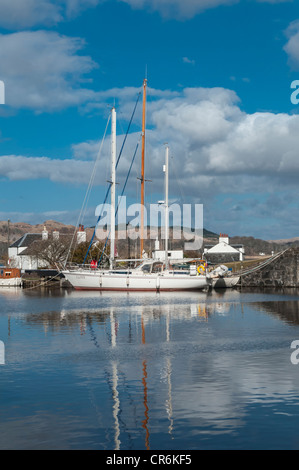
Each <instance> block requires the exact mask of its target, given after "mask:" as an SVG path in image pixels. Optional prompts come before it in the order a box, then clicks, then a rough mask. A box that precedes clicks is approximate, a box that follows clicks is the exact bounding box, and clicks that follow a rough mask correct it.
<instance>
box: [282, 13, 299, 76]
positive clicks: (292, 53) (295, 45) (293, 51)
mask: <svg viewBox="0 0 299 470" xmlns="http://www.w3.org/2000/svg"><path fill="white" fill-rule="evenodd" d="M286 34H287V36H288V38H289V40H288V42H287V44H286V45H285V46H284V50H285V52H286V53H287V54H288V57H289V63H290V65H291V67H292V68H294V69H295V70H299V20H297V21H294V22H293V23H291V25H290V26H289V28H288V29H287V31H286Z"/></svg>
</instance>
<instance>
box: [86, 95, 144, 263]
mask: <svg viewBox="0 0 299 470" xmlns="http://www.w3.org/2000/svg"><path fill="white" fill-rule="evenodd" d="M140 95H141V92H139V94H138V96H137V100H136V103H135V106H134V109H133V113H132V115H131V119H130V122H129V125H128V128H127V132H126V135H125V138H124V140H123V144H122V146H121V149H120V152H119V156H118V159H117V162H116V165H115V169H116V168H117V167H118V163H119V160H120V157H121V154H122V151H123V148H124V145H125V142H126V140H127V137H128V134H129V130H130V127H131V124H132V121H133V118H134V115H135V111H136V108H137V105H138V101H139V98H140ZM111 186H112V183H110V184H109V187H108V189H107V192H106V196H105V200H104V203H103V205H102V210H101V213H100V215H99V217H98V220H97V223H96V225H95V229H94V232H93V235H92V237H91V241H90V244H89V247H88V249H87V253H86V255H85V258H84V261H83V264H85V261H86V258H87V256H88V253H89V251H90V248H91V245H92V243H93V240H94V237H95V233H96V227H97V225H98V223H99V221H100V220H101V217H102V215H103V209H104V206H105V204H106V201H107V199H108V195H109V193H110V190H111Z"/></svg>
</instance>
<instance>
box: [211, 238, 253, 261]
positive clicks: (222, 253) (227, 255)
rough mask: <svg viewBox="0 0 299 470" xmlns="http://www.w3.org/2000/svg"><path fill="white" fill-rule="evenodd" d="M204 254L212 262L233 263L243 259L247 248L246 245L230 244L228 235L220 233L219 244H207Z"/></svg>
mask: <svg viewBox="0 0 299 470" xmlns="http://www.w3.org/2000/svg"><path fill="white" fill-rule="evenodd" d="M203 254H204V257H205V259H206V260H207V261H208V262H210V263H212V264H219V263H231V262H233V261H243V259H244V254H245V250H244V245H230V244H229V237H228V235H227V234H223V233H220V235H219V242H218V243H217V245H214V246H211V245H206V246H205V248H204V253H203Z"/></svg>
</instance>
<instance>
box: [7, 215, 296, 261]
mask: <svg viewBox="0 0 299 470" xmlns="http://www.w3.org/2000/svg"><path fill="white" fill-rule="evenodd" d="M44 227H46V228H47V230H48V232H49V233H51V232H53V231H55V230H56V231H58V232H60V233H62V234H68V235H73V233H74V231H75V227H74V226H73V225H65V224H63V223H61V222H57V221H55V220H46V221H45V222H43V223H42V224H36V225H31V224H28V223H25V222H14V223H12V222H10V223H9V224H8V222H7V221H0V258H3V257H4V256H5V255H6V254H7V247H8V242H9V244H12V243H13V242H14V241H16V240H18V239H19V238H20V237H22V236H23V235H24V234H25V233H41V232H42V231H43V228H44ZM93 230H94V228H93V227H87V228H86V232H87V240H90V239H91V237H92V234H93ZM119 230H120V232H121V231H122V230H121V228H120V229H119ZM179 232H180V229H179V228H176V227H174V228H170V242H169V249H182V248H183V246H184V245H183V244H184V241H185V240H184V239H178V238H179V236H178V233H179ZM148 233H149V227H148ZM156 233H157V235H158V236H160V229H157V230H156ZM218 236H219V235H218V234H216V233H214V232H212V231H209V230H207V229H204V230H203V238H204V244H208V245H211V244H216V243H217V242H218ZM148 238H149V235H148ZM230 243H231V244H232V245H237V244H241V245H244V247H245V256H256V255H259V253H265V255H271V252H272V251H274V252H278V251H280V250H282V249H284V248H286V247H288V246H292V245H297V244H299V238H294V239H289V240H271V241H265V240H262V239H257V238H254V237H241V236H233V237H230ZM160 248H161V249H163V241H162V243H160ZM145 249H146V251H151V250H153V249H154V240H150V239H148V240H146V241H145ZM128 252H130V254H131V255H132V256H133V255H135V254H137V253H138V241H135V240H132V239H131V240H130V241H128V240H126V239H123V240H121V241H119V242H118V253H119V256H121V257H126V256H128ZM193 256H194V255H193Z"/></svg>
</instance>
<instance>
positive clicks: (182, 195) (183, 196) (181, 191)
mask: <svg viewBox="0 0 299 470" xmlns="http://www.w3.org/2000/svg"><path fill="white" fill-rule="evenodd" d="M170 158H171V159H172V160H173V161H174V157H173V156H172V155H170ZM171 166H172V168H171V169H173V171H174V174H175V179H176V181H177V184H178V187H179V191H180V193H181V198H182V202H183V203H184V200H185V195H184V194H183V190H182V187H181V184H180V180H179V178H178V175H177V172H176V168H175V165H171Z"/></svg>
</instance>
